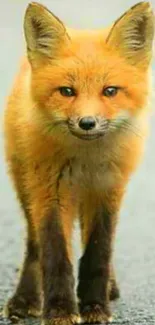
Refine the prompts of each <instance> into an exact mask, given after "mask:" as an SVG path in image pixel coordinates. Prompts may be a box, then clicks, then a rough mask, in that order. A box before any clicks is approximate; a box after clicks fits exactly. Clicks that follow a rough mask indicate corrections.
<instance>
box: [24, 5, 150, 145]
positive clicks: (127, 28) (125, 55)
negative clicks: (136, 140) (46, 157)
mask: <svg viewBox="0 0 155 325" xmlns="http://www.w3.org/2000/svg"><path fill="white" fill-rule="evenodd" d="M153 33H154V24H153V13H152V10H151V8H150V5H149V4H148V3H145V2H143V3H140V4H138V5H136V6H134V7H133V8H131V9H130V10H129V11H128V12H127V13H126V14H125V15H123V16H122V17H121V18H120V19H119V20H118V21H117V22H116V23H115V24H114V25H113V27H112V28H111V29H107V30H104V31H103V30H101V31H74V30H67V29H66V28H65V27H64V25H63V24H62V22H60V21H59V19H57V18H56V17H55V16H54V15H53V14H52V13H51V12H49V11H48V10H47V9H46V8H45V7H43V6H41V5H39V4H36V3H32V4H31V5H29V7H28V9H27V12H26V16H25V34H26V40H27V48H28V57H29V61H30V63H31V66H32V95H33V97H34V99H35V101H36V102H37V103H38V107H39V108H41V110H42V113H43V114H44V116H45V119H46V121H48V122H47V124H48V127H49V131H50V132H52V131H53V130H54V129H57V128H58V129H59V131H60V130H62V134H63V133H64V132H65V133H68V134H70V135H71V136H75V137H78V138H80V139H85V140H91V139H96V138H98V137H103V136H105V135H107V134H109V133H111V132H115V131H117V132H118V130H123V131H126V130H129V129H131V130H133V127H134V126H133V125H134V121H135V120H136V117H137V116H139V114H140V113H141V112H142V110H143V109H144V107H145V106H146V105H147V99H148V92H149V80H148V68H149V65H150V61H151V55H152V43H153Z"/></svg>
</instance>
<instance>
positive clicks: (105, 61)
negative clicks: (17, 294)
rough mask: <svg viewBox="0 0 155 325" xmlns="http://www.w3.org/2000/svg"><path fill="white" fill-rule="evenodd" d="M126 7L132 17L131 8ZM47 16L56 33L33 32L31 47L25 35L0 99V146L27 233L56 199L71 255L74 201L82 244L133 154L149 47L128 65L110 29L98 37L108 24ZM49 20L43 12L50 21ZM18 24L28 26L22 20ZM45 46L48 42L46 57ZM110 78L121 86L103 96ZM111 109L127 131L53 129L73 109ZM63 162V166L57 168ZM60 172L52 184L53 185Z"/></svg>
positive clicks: (120, 188)
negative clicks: (0, 104) (81, 24)
mask: <svg viewBox="0 0 155 325" xmlns="http://www.w3.org/2000/svg"><path fill="white" fill-rule="evenodd" d="M32 6H33V5H32ZM35 6H36V7H35ZM142 6H143V5H142ZM144 7H145V5H144ZM34 9H35V10H39V5H38V9H37V5H34ZM28 10H29V9H28ZM137 10H138V9H137ZM139 10H140V9H139ZM141 10H142V9H141ZM144 10H145V8H144ZM146 11H147V10H146ZM38 12H39V11H38ZM140 12H141V11H140ZM43 14H45V17H46V13H44V9H43V8H42V7H41V9H40V15H43ZM130 14H131V16H132V12H131V13H130ZM27 15H28V13H27ZM31 15H33V12H32V14H31ZM148 15H149V14H148ZM34 17H35V13H34ZM129 18H130V17H129ZM29 19H31V17H29ZM36 19H38V18H36ZM42 19H44V18H42ZM52 19H53V22H52V23H51V24H53V26H54V27H52V26H51V28H52V29H51V30H52V31H53V33H56V34H54V37H55V39H56V38H58V41H57V43H56V46H55V45H54V44H55V43H54V41H55V39H54V41H52V42H51V43H50V41H49V38H47V41H46V46H42V45H40V44H41V41H43V42H44V40H42V39H41V40H40V43H38V44H39V45H38V49H39V50H36V48H35V42H34V43H33V42H32V39H31V42H30V47H32V49H30V50H31V51H30V50H29V48H28V58H29V59H27V58H26V57H24V58H23V61H22V63H21V67H20V71H19V74H18V76H17V79H16V81H15V84H14V87H13V90H12V93H11V95H10V97H9V99H8V104H7V108H6V111H5V151H6V159H7V163H8V166H9V172H10V174H11V177H12V179H13V181H14V185H15V189H16V191H17V194H18V197H19V200H20V202H21V204H22V206H23V207H24V206H25V205H26V204H27V202H28V204H29V215H28V222H30V224H31V225H32V227H33V229H34V231H35V235H34V238H35V239H34V240H35V241H39V238H38V231H39V230H38V229H39V227H40V224H41V222H42V220H43V219H44V218H45V216H47V215H48V213H50V211H51V207H56V206H57V205H59V206H60V220H61V225H62V230H63V233H64V236H65V239H66V245H67V251H68V256H69V259H71V249H70V239H71V234H72V228H73V222H74V219H75V218H76V216H77V215H78V214H79V211H80V207H81V203H82V204H83V206H82V208H83V216H82V217H81V228H82V240H83V245H84V247H85V246H86V245H87V242H88V239H89V236H90V234H91V229H92V224H93V218H94V215H93V212H94V210H95V209H96V208H97V207H98V206H99V205H100V203H101V202H104V204H105V206H106V207H107V208H108V209H109V210H110V211H114V214H116V215H117V213H118V211H119V209H120V204H121V201H122V198H123V194H124V191H125V187H126V184H127V182H128V180H129V178H130V175H131V174H132V172H133V171H134V170H135V169H136V167H137V165H138V163H139V160H140V158H141V154H142V151H143V146H144V140H145V135H146V130H147V116H148V114H149V105H148V104H149V98H150V90H151V85H150V73H149V68H150V60H149V59H148V58H149V57H150V48H149V46H148V49H147V48H146V49H144V51H145V55H142V58H143V60H142V61H141V63H140V64H139V63H138V61H137V64H135V60H136V58H135V57H134V64H132V62H131V53H130V60H128V52H127V51H128V48H127V45H126V44H125V47H122V49H121V51H120V47H121V45H120V47H119V46H117V41H118V40H117V30H116V33H115V32H114V33H113V34H112V35H111V34H110V35H111V36H110V41H109V43H108V42H107V41H106V40H107V37H108V35H109V33H110V30H111V28H107V29H105V30H100V31H80V30H79V31H75V30H71V29H66V32H64V27H62V26H63V25H59V23H58V22H55V19H56V18H55V17H54V16H53V18H52ZM123 19H124V20H125V19H126V18H125V17H124V18H123ZM49 22H50V20H49V18H48V21H47V23H48V24H49V25H50V23H49ZM122 24H124V21H123V22H122ZM119 25H120V28H122V27H121V24H120V23H118V28H119ZM43 26H44V27H46V24H44V25H43ZM123 26H124V25H123ZM26 28H27V29H28V28H29V29H30V23H28V25H26ZM123 28H125V27H123ZM114 29H115V27H114ZM32 31H33V30H32ZM55 31H56V32H55ZM123 31H124V30H123ZM29 32H30V31H29V30H28V32H27V42H28V40H29ZM45 32H46V30H45ZM118 32H119V31H118ZM65 33H66V34H65ZM124 33H125V32H124ZM32 35H33V34H32ZM64 35H67V36H64ZM48 42H49V43H50V44H48ZM55 42H56V41H55ZM111 42H112V45H111ZM115 42H116V43H115ZM122 42H123V40H122ZM58 44H59V45H61V46H58ZM113 44H114V45H115V46H113ZM48 47H51V49H52V50H51V53H53V54H52V55H53V56H51V57H50V55H49V53H48V51H49V48H48ZM37 51H38V52H37ZM43 51H44V52H43ZM45 51H46V52H47V53H45ZM147 51H148V53H147ZM122 53H125V54H124V56H123V54H122ZM140 53H142V52H140ZM133 56H134V54H133ZM139 60H140V59H139ZM148 60H149V61H148ZM146 62H149V63H147V64H146ZM113 85H114V86H115V85H116V86H119V87H121V90H120V91H119V92H118V94H117V95H116V96H115V97H112V98H108V97H105V96H103V93H102V90H103V88H105V87H108V86H113ZM61 86H67V87H73V88H75V89H76V96H73V97H64V96H62V95H61V94H60V92H59V91H58V88H59V87H61ZM119 114H120V115H121V114H127V115H129V116H130V118H131V119H132V121H136V123H137V124H136V126H135V124H133V127H132V128H131V130H130V131H129V132H128V130H125V129H124V130H122V132H115V133H113V132H112V133H111V134H109V135H108V137H107V138H105V140H104V138H103V140H102V138H100V139H96V140H94V142H93V141H85V140H81V139H79V138H77V137H75V136H73V135H72V134H70V132H69V131H68V129H67V127H66V126H65V127H64V126H62V128H61V126H60V125H58V126H55V124H54V123H55V122H57V121H60V120H62V121H67V120H68V119H69V118H74V117H77V116H78V117H83V116H100V117H101V118H104V119H108V120H110V121H112V120H114V119H115V118H117V117H118V116H119ZM123 116H124V115H123ZM125 116H126V115H125ZM66 161H67V162H68V165H67V167H64V169H63V166H65V164H66ZM69 169H71V174H70V171H69ZM60 171H62V175H61V177H60V184H59V185H60V186H59V189H58V188H57V187H56V184H57V179H58V177H59V176H60ZM71 175H72V176H71ZM116 219H117V218H115V219H114V228H115V224H116Z"/></svg>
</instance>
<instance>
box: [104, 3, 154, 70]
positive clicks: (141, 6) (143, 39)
mask: <svg viewBox="0 0 155 325" xmlns="http://www.w3.org/2000/svg"><path fill="white" fill-rule="evenodd" d="M153 37H154V15H153V11H152V8H151V6H150V4H149V2H141V3H138V4H137V5H135V6H134V7H132V8H131V9H130V10H129V11H127V12H126V13H125V14H124V15H123V16H122V17H120V19H118V20H117V21H116V22H115V23H114V25H113V27H112V29H111V31H110V33H109V35H108V38H107V40H106V41H107V44H109V45H110V47H112V48H116V49H117V50H118V51H119V53H120V55H121V56H123V57H124V58H126V59H127V60H128V61H129V63H131V64H133V65H139V66H142V67H144V68H145V67H147V66H148V64H149V63H150V60H151V57H152V45H153Z"/></svg>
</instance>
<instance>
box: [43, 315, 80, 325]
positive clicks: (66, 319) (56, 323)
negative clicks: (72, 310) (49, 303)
mask: <svg viewBox="0 0 155 325" xmlns="http://www.w3.org/2000/svg"><path fill="white" fill-rule="evenodd" d="M79 323H80V316H79V315H76V314H75V315H74V314H71V315H66V316H57V317H53V318H51V319H43V321H42V323H41V325H74V324H79Z"/></svg>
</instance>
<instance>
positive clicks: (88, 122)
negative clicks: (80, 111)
mask: <svg viewBox="0 0 155 325" xmlns="http://www.w3.org/2000/svg"><path fill="white" fill-rule="evenodd" d="M95 125H96V121H95V119H94V118H93V117H91V116H86V117H83V118H81V119H80V121H79V127H80V128H81V129H83V130H87V131H88V130H91V129H93V128H94V127H95Z"/></svg>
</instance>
